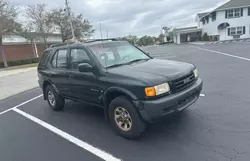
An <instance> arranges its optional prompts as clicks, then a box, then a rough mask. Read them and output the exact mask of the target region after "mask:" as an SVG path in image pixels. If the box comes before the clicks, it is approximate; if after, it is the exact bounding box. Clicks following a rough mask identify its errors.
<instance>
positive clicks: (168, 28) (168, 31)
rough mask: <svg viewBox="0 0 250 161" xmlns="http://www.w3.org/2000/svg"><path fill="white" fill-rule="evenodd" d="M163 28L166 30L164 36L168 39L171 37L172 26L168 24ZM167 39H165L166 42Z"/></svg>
mask: <svg viewBox="0 0 250 161" xmlns="http://www.w3.org/2000/svg"><path fill="white" fill-rule="evenodd" d="M162 30H163V31H164V38H166V40H167V41H168V40H169V39H170V38H169V34H170V30H171V28H170V27H167V26H164V27H162ZM164 41H165V40H163V42H164Z"/></svg>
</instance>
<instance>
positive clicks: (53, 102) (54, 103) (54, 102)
mask: <svg viewBox="0 0 250 161" xmlns="http://www.w3.org/2000/svg"><path fill="white" fill-rule="evenodd" d="M46 98H47V101H48V104H49V106H50V107H51V108H52V109H53V110H54V111H61V110H62V109H63V108H64V104H65V100H64V98H62V97H61V96H60V95H58V94H57V93H56V91H55V90H54V88H53V87H52V86H51V85H49V86H48V87H47V88H46Z"/></svg>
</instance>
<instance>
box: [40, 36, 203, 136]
mask: <svg viewBox="0 0 250 161" xmlns="http://www.w3.org/2000/svg"><path fill="white" fill-rule="evenodd" d="M38 77H39V85H40V87H41V88H42V89H43V94H44V99H45V100H47V101H48V103H49V105H50V107H51V108H52V109H53V110H56V111H58V110H62V109H63V107H64V103H65V99H70V100H74V101H80V102H84V103H88V104H91V105H95V106H100V107H102V108H104V111H105V116H106V118H107V120H109V122H110V123H111V125H112V126H113V128H114V129H115V131H116V132H118V133H119V134H120V135H122V136H123V137H125V138H129V139H134V138H137V137H139V136H140V135H141V134H142V133H143V131H144V130H145V127H146V124H147V123H148V122H154V121H156V120H158V119H159V118H161V117H164V116H166V115H168V114H170V113H173V112H179V111H182V110H183V109H185V108H187V107H188V106H190V105H192V104H193V103H194V102H195V101H196V100H197V99H198V98H199V95H200V92H201V90H202V80H201V79H200V78H198V71H197V69H196V68H195V66H194V65H192V64H188V63H183V62H176V61H170V60H161V59H154V58H152V57H150V56H149V55H148V54H146V53H145V52H143V51H142V50H140V49H139V48H137V47H135V46H133V45H131V44H129V43H128V42H125V41H116V40H113V39H111V40H102V41H100V40H99V41H98V40H96V41H90V42H85V43H74V44H71V45H63V46H57V47H51V48H49V49H47V50H46V51H45V52H44V55H43V57H42V59H41V61H40V63H39V66H38Z"/></svg>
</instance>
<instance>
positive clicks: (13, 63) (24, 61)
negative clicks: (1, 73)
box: [0, 58, 39, 68]
mask: <svg viewBox="0 0 250 161" xmlns="http://www.w3.org/2000/svg"><path fill="white" fill-rule="evenodd" d="M38 62H39V58H29V59H22V60H15V61H8V66H10V67H11V66H18V65H25V64H33V63H38ZM3 67H4V64H3V62H0V68H3Z"/></svg>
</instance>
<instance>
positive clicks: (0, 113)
mask: <svg viewBox="0 0 250 161" xmlns="http://www.w3.org/2000/svg"><path fill="white" fill-rule="evenodd" d="M42 96H43V95H42V94H41V95H39V96H37V97H34V98H32V99H29V100H28V101H25V102H23V103H21V104H19V105H16V106H15V107H12V108H10V109H8V110H5V111H2V112H0V115H2V114H4V113H6V112H9V111H11V110H12V109H13V108H18V107H20V106H23V105H25V104H27V103H29V102H31V101H33V100H36V99H38V98H40V97H42Z"/></svg>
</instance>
